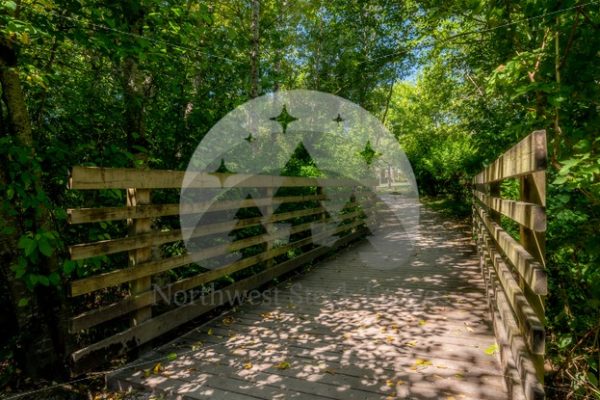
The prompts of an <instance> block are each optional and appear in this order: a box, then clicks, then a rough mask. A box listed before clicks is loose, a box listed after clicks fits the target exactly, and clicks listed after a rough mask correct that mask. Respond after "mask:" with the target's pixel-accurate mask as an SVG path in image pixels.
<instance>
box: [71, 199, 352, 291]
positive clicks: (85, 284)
mask: <svg viewBox="0 0 600 400" xmlns="http://www.w3.org/2000/svg"><path fill="white" fill-rule="evenodd" d="M311 210H313V211H316V210H317V209H311ZM319 210H320V209H319ZM360 215H361V211H356V212H353V213H350V214H346V215H344V218H343V219H342V220H343V221H345V220H348V219H351V218H355V217H358V216H360ZM312 224H313V222H307V223H304V224H300V225H295V226H293V227H291V228H290V232H289V234H292V233H299V232H303V231H307V230H310V229H311V228H312ZM287 234H288V232H281V233H279V234H274V235H268V234H265V235H258V236H252V237H249V238H246V239H242V240H238V241H235V242H233V243H230V244H224V245H218V246H213V247H209V248H206V249H203V250H202V251H198V252H196V253H194V254H192V255H190V254H185V255H181V256H176V257H170V258H166V259H161V260H157V261H151V262H147V263H145V264H142V265H139V266H137V267H136V268H123V269H117V270H114V271H109V272H105V273H103V274H100V275H94V276H90V277H87V278H82V279H78V280H75V281H72V282H71V285H70V296H71V297H76V296H81V295H83V294H86V293H90V292H93V291H95V290H100V289H104V288H107V287H110V286H116V285H119V284H121V283H125V282H128V281H131V280H134V279H141V278H143V277H146V276H151V275H154V274H158V273H161V272H165V271H168V270H170V269H173V268H177V267H181V266H183V265H186V264H191V263H193V262H197V261H201V260H207V259H210V258H213V257H217V256H220V255H223V254H227V253H231V252H234V251H238V250H241V249H243V248H247V247H250V246H254V245H257V244H262V243H265V242H268V241H270V240H275V239H280V238H282V237H284V236H285V235H287Z"/></svg>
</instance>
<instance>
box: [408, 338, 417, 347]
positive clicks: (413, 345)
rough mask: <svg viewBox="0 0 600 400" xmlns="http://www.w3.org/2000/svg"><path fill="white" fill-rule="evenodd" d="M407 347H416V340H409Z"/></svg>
mask: <svg viewBox="0 0 600 400" xmlns="http://www.w3.org/2000/svg"><path fill="white" fill-rule="evenodd" d="M406 345H407V346H409V347H415V346H416V345H417V341H416V340H411V341H410V342H408V343H406Z"/></svg>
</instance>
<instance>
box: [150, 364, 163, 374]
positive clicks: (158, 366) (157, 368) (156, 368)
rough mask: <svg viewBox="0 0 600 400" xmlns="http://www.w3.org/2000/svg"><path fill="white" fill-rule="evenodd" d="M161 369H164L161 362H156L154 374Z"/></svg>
mask: <svg viewBox="0 0 600 400" xmlns="http://www.w3.org/2000/svg"><path fill="white" fill-rule="evenodd" d="M161 370H162V365H161V364H160V363H156V365H155V366H154V368H152V373H153V374H154V375H158V374H159V373H160V371H161Z"/></svg>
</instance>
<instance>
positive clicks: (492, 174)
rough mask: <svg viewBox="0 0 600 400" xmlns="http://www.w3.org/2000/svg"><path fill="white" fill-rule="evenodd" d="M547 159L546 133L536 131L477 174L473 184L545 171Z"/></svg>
mask: <svg viewBox="0 0 600 400" xmlns="http://www.w3.org/2000/svg"><path fill="white" fill-rule="evenodd" d="M547 159H548V155H547V149H546V131H545V130H540V131H534V132H532V133H531V134H529V135H528V136H527V137H525V138H524V139H523V140H521V141H520V142H519V143H517V144H516V145H515V146H513V147H512V148H511V149H509V150H508V151H506V152H505V153H504V154H502V155H501V156H500V157H498V159H496V161H494V162H493V163H492V164H491V165H489V166H488V167H487V168H485V169H484V170H483V171H481V172H480V173H479V174H477V175H476V176H475V177H474V178H473V183H475V184H482V183H490V182H497V181H500V180H503V179H507V178H515V177H519V176H523V175H527V174H531V173H532V172H536V171H543V170H545V169H546V165H547Z"/></svg>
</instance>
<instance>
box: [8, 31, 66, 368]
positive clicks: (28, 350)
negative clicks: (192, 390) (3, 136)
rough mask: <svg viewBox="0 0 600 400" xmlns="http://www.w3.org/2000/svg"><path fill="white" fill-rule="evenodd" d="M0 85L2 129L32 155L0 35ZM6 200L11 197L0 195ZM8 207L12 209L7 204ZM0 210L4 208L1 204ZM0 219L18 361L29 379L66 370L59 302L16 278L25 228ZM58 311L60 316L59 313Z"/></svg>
mask: <svg viewBox="0 0 600 400" xmlns="http://www.w3.org/2000/svg"><path fill="white" fill-rule="evenodd" d="M0 40H2V43H0V85H1V86H2V100H3V102H4V105H5V107H6V110H7V121H6V125H7V126H6V133H7V134H9V135H11V136H13V137H14V138H15V139H16V144H18V145H20V146H23V147H25V148H27V149H28V150H29V152H30V156H31V157H32V158H33V157H34V156H35V150H34V143H33V135H32V130H31V120H30V118H29V113H28V111H27V107H26V103H25V96H24V94H23V90H22V88H21V81H20V77H19V69H18V64H17V55H16V52H15V50H14V48H13V47H12V46H11V43H10V41H8V40H6V39H5V38H2V39H0ZM9 180H10V176H7V175H6V174H5V173H4V172H2V173H0V185H1V186H3V187H5V186H6V185H7V184H9ZM35 180H36V181H35V182H34V187H35V188H36V190H37V191H41V190H42V183H41V176H39V175H36V176H35ZM4 201H6V202H9V201H10V200H8V199H4ZM9 208H10V207H9ZM2 210H5V208H4V207H2ZM41 211H42V212H41V213H40V214H41V217H40V219H39V220H38V221H36V222H37V225H38V226H41V227H43V228H46V229H48V230H50V226H49V225H50V224H51V220H50V214H49V212H48V210H41ZM0 218H2V220H3V221H4V223H5V225H6V226H8V227H14V228H15V229H14V231H13V233H11V234H4V235H2V237H1V238H0V242H1V243H0V262H1V265H2V267H1V268H0V274H1V275H2V278H3V280H4V282H5V284H6V286H7V289H8V291H9V295H10V301H11V303H12V314H13V316H14V318H13V320H14V322H15V324H16V326H15V331H16V332H15V333H18V337H17V340H18V347H17V350H21V351H17V360H18V361H20V364H21V366H22V367H23V368H24V369H25V370H26V371H27V373H28V374H29V375H30V376H32V377H39V376H57V375H59V374H61V373H62V372H64V364H63V362H62V356H63V355H64V352H65V340H64V338H65V335H64V333H65V332H64V331H63V324H61V318H59V315H62V314H63V313H62V310H64V307H63V303H62V302H61V301H59V300H58V299H59V298H61V296H60V294H58V293H57V292H56V290H55V288H53V287H52V288H45V289H43V290H41V289H38V290H36V291H35V292H33V293H32V292H31V291H29V290H28V289H27V287H26V286H25V284H24V282H23V281H22V280H21V279H18V278H16V276H15V273H14V272H13V271H12V269H11V266H12V265H14V264H16V263H17V260H18V257H19V254H20V252H19V251H18V250H17V249H18V246H17V243H18V240H19V237H20V235H21V234H23V232H21V231H20V229H19V226H18V225H19V224H18V221H17V219H16V217H15V216H14V215H11V214H10V213H5V212H4V211H2V214H0ZM56 261H57V259H56V256H54V257H51V258H46V259H44V260H43V261H42V262H41V263H40V265H39V270H40V271H41V272H42V273H44V274H49V273H50V272H51V271H52V270H53V269H55V268H56V266H57V262H56ZM22 299H29V302H28V303H27V304H26V305H23V304H21V305H20V304H19V302H20V301H21V300H22ZM57 313H58V314H57Z"/></svg>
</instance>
